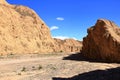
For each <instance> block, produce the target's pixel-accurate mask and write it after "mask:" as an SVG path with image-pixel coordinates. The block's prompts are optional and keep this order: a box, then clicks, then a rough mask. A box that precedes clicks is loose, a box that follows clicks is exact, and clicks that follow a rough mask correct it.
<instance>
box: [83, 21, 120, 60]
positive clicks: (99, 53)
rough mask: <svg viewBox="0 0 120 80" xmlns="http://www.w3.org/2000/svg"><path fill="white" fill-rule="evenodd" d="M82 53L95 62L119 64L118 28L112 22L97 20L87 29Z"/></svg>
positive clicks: (119, 39)
mask: <svg viewBox="0 0 120 80" xmlns="http://www.w3.org/2000/svg"><path fill="white" fill-rule="evenodd" d="M82 53H83V54H84V55H85V56H86V57H88V58H91V59H95V60H103V61H107V62H120V28H118V26H116V25H115V24H114V23H113V22H112V21H109V20H105V19H99V20H98V21H97V22H96V24H95V26H93V27H91V28H89V29H88V35H87V36H86V37H85V38H84V39H83V48H82Z"/></svg>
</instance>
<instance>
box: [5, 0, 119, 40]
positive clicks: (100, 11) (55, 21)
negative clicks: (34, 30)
mask: <svg viewBox="0 0 120 80" xmlns="http://www.w3.org/2000/svg"><path fill="white" fill-rule="evenodd" d="M7 1H8V2H9V3H12V4H21V5H25V6H28V7H30V8H32V9H33V10H35V12H36V13H37V14H38V15H39V16H40V17H41V18H42V19H43V20H44V22H45V23H46V24H47V25H48V27H50V28H51V34H52V36H53V37H58V38H66V37H67V38H76V39H78V40H82V38H83V37H85V36H86V35H87V28H89V27H90V26H93V25H94V24H95V22H96V20H97V19H99V18H105V19H109V20H112V21H114V22H115V23H116V24H117V25H118V26H119V25H120V0H7Z"/></svg>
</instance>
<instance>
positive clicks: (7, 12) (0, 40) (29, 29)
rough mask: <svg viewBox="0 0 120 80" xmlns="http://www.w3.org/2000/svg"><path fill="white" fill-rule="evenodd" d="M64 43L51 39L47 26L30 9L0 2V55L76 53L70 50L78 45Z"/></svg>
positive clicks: (0, 0) (1, 0)
mask: <svg viewBox="0 0 120 80" xmlns="http://www.w3.org/2000/svg"><path fill="white" fill-rule="evenodd" d="M64 42H65V41H63V43H60V44H59V41H58V42H56V40H54V39H52V37H51V34H50V30H49V28H48V27H47V25H46V24H45V23H44V22H43V21H42V20H41V19H40V18H39V16H38V15H37V14H36V13H35V12H34V11H33V10H31V9H30V8H28V7H25V6H21V5H10V4H8V3H7V2H6V0H0V54H11V53H12V54H16V53H17V54H18V53H47V52H57V51H61V50H63V52H66V51H68V52H71V51H76V50H74V48H73V49H72V50H71V48H72V46H74V45H78V44H74V45H73V44H71V41H70V43H69V41H66V43H65V44H64ZM73 42H75V41H73ZM76 43H78V42H76ZM62 44H63V45H62ZM58 45H61V46H62V48H61V47H59V46H58ZM66 45H69V46H66ZM64 46H66V47H64ZM69 47H70V48H69ZM64 48H65V49H64ZM69 49H70V50H69ZM76 49H77V48H76ZM64 50H65V51H64ZM77 51H79V49H77Z"/></svg>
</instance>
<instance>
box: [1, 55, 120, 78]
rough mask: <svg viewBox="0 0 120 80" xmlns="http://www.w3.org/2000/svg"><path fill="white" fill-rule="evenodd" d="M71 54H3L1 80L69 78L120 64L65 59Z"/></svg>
mask: <svg viewBox="0 0 120 80" xmlns="http://www.w3.org/2000/svg"><path fill="white" fill-rule="evenodd" d="M69 55H70V54H62V53H60V54H59V53H57V54H26V55H7V56H1V57H0V80H57V79H53V78H55V77H56V78H57V77H60V78H69V77H72V76H75V75H79V74H83V73H87V72H90V71H95V70H106V69H111V68H116V67H119V66H120V65H119V64H117V63H100V62H99V63H98V62H89V61H77V60H63V58H64V57H67V56H69ZM59 80H62V79H59ZM76 80H77V79H76ZM87 80H88V79H87Z"/></svg>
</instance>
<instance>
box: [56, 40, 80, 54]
mask: <svg viewBox="0 0 120 80" xmlns="http://www.w3.org/2000/svg"><path fill="white" fill-rule="evenodd" d="M54 41H55V46H56V48H55V50H54V52H80V50H81V48H82V42H81V41H78V40H74V39H65V40H60V39H54Z"/></svg>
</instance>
